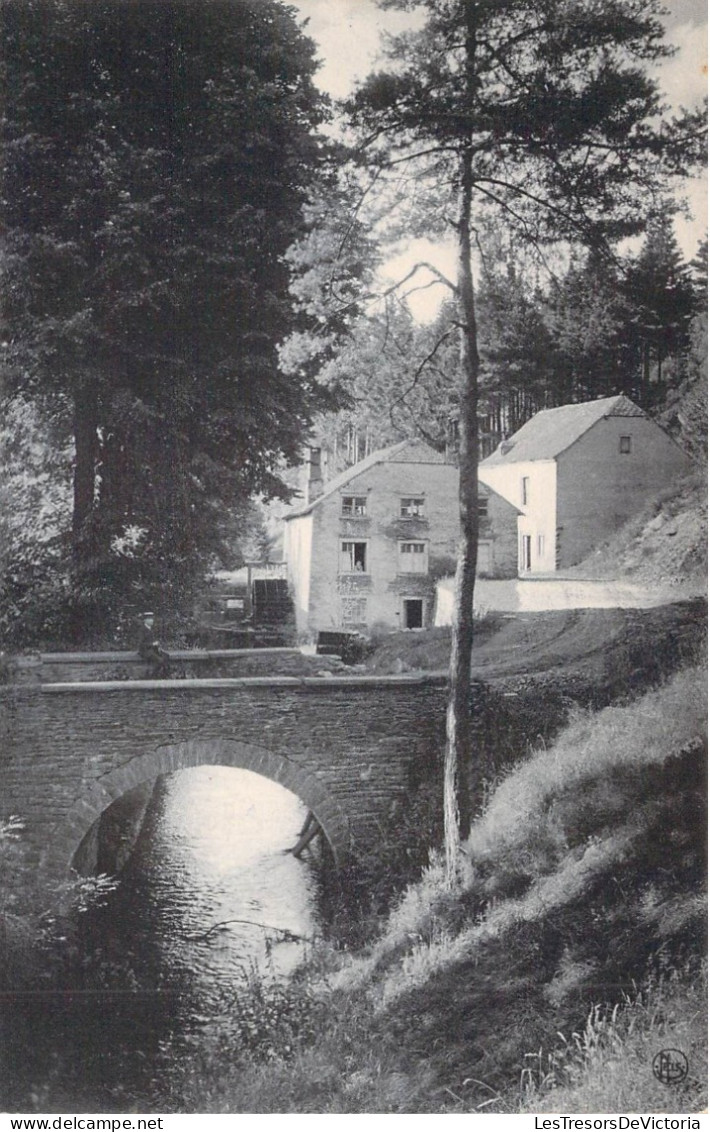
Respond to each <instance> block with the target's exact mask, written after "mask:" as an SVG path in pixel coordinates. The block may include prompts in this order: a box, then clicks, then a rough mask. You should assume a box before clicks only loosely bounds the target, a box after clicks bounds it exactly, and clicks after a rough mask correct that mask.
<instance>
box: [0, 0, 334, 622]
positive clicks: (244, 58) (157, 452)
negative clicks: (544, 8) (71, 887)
mask: <svg viewBox="0 0 710 1132" xmlns="http://www.w3.org/2000/svg"><path fill="white" fill-rule="evenodd" d="M0 21H1V26H2V38H3V47H4V59H3V68H2V99H3V105H4V109H5V118H4V134H3V169H2V178H3V204H2V210H3V221H4V233H5V234H4V267H5V280H4V287H5V308H4V322H5V328H4V334H5V362H6V367H5V395H6V396H10V397H12V396H17V395H18V394H21V395H22V396H23V398H25V399H26V400H32V399H38V398H41V399H43V400H44V401H51V402H52V404H53V409H54V412H55V413H56V412H60V413H63V416H64V420H65V422H66V428H67V432H68V433H69V434H71V435H72V436H73V438H74V446H75V460H74V482H73V533H72V552H73V559H74V564H73V569H74V591H75V593H78V592H79V590H80V589H81V587H82V586H84V587H86V586H88V587H89V588H90V589H91V588H95V587H97V586H98V587H99V588H101V587H104V588H108V590H112V591H113V592H114V594H116V593H119V592H121V591H123V594H124V598H125V596H126V594H127V595H128V597H129V598H130V595H131V594H132V593H135V592H136V587H137V588H138V591H139V592H140V591H141V590H144V588H145V586H146V585H149V584H153V585H155V584H161V585H164V584H166V583H167V582H168V581H169V579H170V578H171V577H173V578H174V577H176V576H177V575H181V576H183V577H186V576H187V575H188V574H189V573H190V571H191V570H193V569H195V568H196V567H197V566H198V565H199V563H200V561H201V560H203V559H204V557H205V556H206V555H209V554H219V553H220V552H221V551H223V549H224V545H225V535H226V534H228V533H230V532H229V530H228V525H229V523H228V517H229V516H230V514H232V515H233V513H234V510H235V508H237V509H238V506H239V503H240V501H245V500H246V499H247V498H248V497H249V496H250V495H251V494H252V493H255V492H256V493H262V494H265V495H267V496H268V495H273V494H274V493H278V492H279V491H280V490H281V485H280V482H279V480H278V479H277V477H276V475H275V474H274V472H275V469H276V468H277V467H278V465H279V463H280V462H282V461H283V460H290V459H294V458H295V457H296V455H297V453H298V450H299V446H300V444H301V442H302V438H303V435H304V432H306V431H307V429H308V427H309V425H310V421H311V418H312V415H313V413H314V412H315V411H316V410H318V409H322V408H324V407H325V406H326V405H327V404H328V403H329V402H328V397H327V394H326V392H325V390H324V389H323V387H322V386H320V385H319V384H318V383H317V382H316V381H315V380H314V379H313V377H312V375H310V374H308V373H306V372H304V371H301V372H299V373H289V374H288V375H287V374H285V373H284V372H283V371H282V370H281V369H280V368H279V365H278V355H277V346H278V343H279V342H280V340H281V339H282V338H283V337H284V335H285V334H286V333H287V332H288V331H289V329H291V328H293V327H294V325H295V324H294V315H293V312H292V306H291V302H290V298H289V295H288V284H289V269H288V266H287V264H286V263H285V261H284V256H285V253H286V251H287V249H288V248H289V246H290V245H291V244H292V243H293V241H294V239H296V238H297V237H299V236H300V235H301V234H302V233H303V232H304V228H305V223H306V222H305V221H304V214H303V207H304V204H305V201H306V199H307V196H308V194H309V192H310V190H311V187H312V186H313V184H314V183H315V182H316V180H317V179H318V178H319V177H322V176H323V175H324V174H325V162H326V154H325V151H324V143H323V141H322V139H320V138H319V135H318V130H317V127H318V126H319V124H320V123H321V121H322V120H323V116H324V113H325V112H326V108H325V106H324V104H323V100H322V98H321V96H320V95H319V94H318V93H317V91H316V89H315V87H314V85H313V81H312V80H313V74H314V71H315V67H316V64H315V61H314V57H313V51H314V49H313V45H312V43H311V42H310V41H309V40H308V39H306V38H304V36H303V35H302V34H301V32H300V31H299V30H298V27H297V25H296V23H295V21H294V18H293V14H292V13H291V12H290V11H289V10H288V9H286V8H284V7H283V6H282V5H280V4H279V3H276V2H273V0H210V2H209V3H200V4H196V3H192V2H190V0H143V2H141V3H132V2H131V0H95V2H92V3H91V4H86V3H82V2H80V0H3V2H2V5H1V6H0ZM127 540H128V541H127ZM129 544H130V546H131V547H132V550H131V553H130V554H126V553H125V550H126V547H127V545H129ZM117 548H118V549H117ZM121 548H122V549H123V551H124V553H120V552H119V551H120V550H121ZM90 612H91V615H92V616H95V615H96V614H97V612H98V609H95V610H91V611H90Z"/></svg>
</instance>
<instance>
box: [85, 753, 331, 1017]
mask: <svg viewBox="0 0 710 1132" xmlns="http://www.w3.org/2000/svg"><path fill="white" fill-rule="evenodd" d="M305 816H306V810H305V808H304V806H303V805H302V803H301V802H300V801H299V800H298V799H297V798H296V797H295V796H294V795H293V794H291V793H289V792H288V791H287V790H284V789H283V787H281V786H278V785H277V784H275V783H272V782H269V781H268V780H266V779H264V778H261V777H260V776H259V775H256V774H253V773H252V772H250V771H242V770H235V769H232V768H228V767H212V766H210V767H195V768H192V769H190V770H184V771H180V772H178V773H177V774H173V775H169V776H168V777H166V778H165V779H163V780H162V781H161V783H160V784H159V785H158V789H157V791H156V796H155V798H154V801H153V803H151V806H150V808H149V811H148V814H147V820H146V823H145V826H144V830H143V834H142V836H141V839H140V842H139V845H138V847H137V850H136V853H135V854H134V857H133V859H132V861H131V864H130V866H129V867H128V868H127V869H126V871H125V874H124V878H123V882H122V886H121V892H120V894H119V897H118V900H117V902H116V908H115V909H114V923H113V925H112V933H113V934H114V938H115V937H116V935H119V936H120V935H124V936H127V938H130V939H131V940H132V944H131V950H132V952H133V953H134V954H136V955H137V956H138V959H139V961H140V962H141V963H146V964H149V965H150V968H151V969H152V970H153V971H154V974H155V978H156V979H157V980H159V981H160V982H161V983H162V984H164V985H166V986H169V985H171V984H174V983H180V984H181V985H182V986H184V987H185V988H186V989H189V990H191V991H198V992H199V993H200V994H203V995H205V996H206V997H207V998H208V999H209V998H210V997H211V996H212V995H213V993H215V992H218V991H219V989H220V987H223V986H224V985H229V986H233V985H234V984H235V983H237V982H239V981H240V980H243V979H244V977H245V976H246V975H248V974H249V973H251V972H253V971H254V969H256V968H258V969H260V970H263V971H266V970H268V971H275V972H277V973H280V974H286V973H288V971H289V970H291V969H292V968H293V966H294V965H295V964H296V963H297V962H298V961H299V959H300V958H301V956H302V954H303V950H304V946H305V943H304V942H299V941H295V942H293V941H292V942H288V941H287V937H286V934H285V933H290V934H291V935H292V936H299V937H303V939H304V940H307V939H308V938H309V937H311V936H312V934H313V932H314V929H315V926H316V891H315V888H316V886H315V880H314V875H313V872H312V870H311V868H310V867H309V865H308V863H307V861H305V860H297V859H296V858H295V857H293V856H292V855H291V854H289V853H287V852H285V850H287V849H288V848H289V847H290V846H292V845H293V844H294V843H295V841H296V839H297V837H298V833H299V830H300V828H301V826H302V824H303V821H304V818H305ZM107 912H108V914H109V915H110V911H109V910H107ZM136 945H138V946H136Z"/></svg>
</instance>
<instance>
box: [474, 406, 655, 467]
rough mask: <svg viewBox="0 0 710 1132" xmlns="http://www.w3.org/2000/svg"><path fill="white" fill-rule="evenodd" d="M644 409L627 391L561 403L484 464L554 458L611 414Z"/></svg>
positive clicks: (628, 414)
mask: <svg viewBox="0 0 710 1132" xmlns="http://www.w3.org/2000/svg"><path fill="white" fill-rule="evenodd" d="M645 416H646V413H644V411H643V409H639V407H638V405H634V403H633V401H630V400H629V398H628V397H626V396H624V394H620V395H618V396H616V397H604V398H602V400H600V401H583V402H581V403H580V404H578V405H561V406H560V408H558V409H543V410H542V412H540V413H536V414H535V416H534V417H532V418H531V420H529V421H528V422H527V424H524V425H523V427H522V428H520V429H518V431H517V432H516V433H514V434H513V435H512V436H511V437H510V439H509V440H504V441H503V443H502V444H500V445H499V446H498V448H496V450H495V452H493V453H492V454H491V455H490V456H488V457H487V458H486V459H485V460H483V461H482V467H493V466H495V465H496V464H517V463H519V462H521V461H523V460H553V459H554V458H555V456H559V455H560V453H561V452H564V451H565V449H567V448H569V447H570V445H572V444H574V442H575V441H576V440H579V438H580V436H584V434H585V432H588V431H589V429H590V428H592V426H593V425H595V424H596V423H597V421H600V420H603V419H604V418H607V417H645Z"/></svg>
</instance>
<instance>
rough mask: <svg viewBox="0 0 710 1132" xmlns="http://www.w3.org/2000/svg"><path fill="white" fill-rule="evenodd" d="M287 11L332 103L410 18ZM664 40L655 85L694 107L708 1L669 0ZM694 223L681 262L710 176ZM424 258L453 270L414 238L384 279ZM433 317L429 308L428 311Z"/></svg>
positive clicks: (330, 9)
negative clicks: (384, 38)
mask: <svg viewBox="0 0 710 1132" xmlns="http://www.w3.org/2000/svg"><path fill="white" fill-rule="evenodd" d="M289 3H290V6H291V7H293V8H295V9H296V11H297V13H299V14H300V16H301V17H302V18H303V19H304V20H305V19H307V20H308V21H309V22H308V26H307V28H306V29H305V30H306V33H307V34H308V35H309V36H310V37H311V38H312V39H314V40H315V42H316V44H317V47H318V55H319V58H320V59H321V60H322V66H321V69H320V70H319V72H318V75H317V78H316V82H317V83H318V85H319V86H320V87H321V88H322V89H323V90H325V91H327V93H328V94H330V95H331V96H332V97H334V98H343V97H345V96H346V95H348V94H349V93H350V91H351V90H352V89H353V86H354V85H355V83H356V82H357V80H358V79H360V78H363V77H364V76H365V75H366V74H367V73H368V72H369V71H370V70H371V69H372V68H373V65H375V64H376V63H377V59H378V47H379V41H380V34H381V32H383V31H389V32H397V31H400V30H404V29H405V28H406V27H407V26H411V25H410V21H411V18H412V17H411V16H410V15H409V14H408V13H403V12H394V11H385V12H383V11H381V10H380V9H379V8H378V7H377V4H376V2H375V0H289ZM665 6H666V8H667V9H668V15H667V17H666V24H667V27H668V38H669V41H670V42H671V43H673V44H675V46H676V47H677V49H678V50H677V53H676V55H675V56H674V57H673V58H672V59H670V60H667V61H665V62H664V63H663V64H662V65H661V66H660V67H659V72H658V73H659V81H660V83H661V87H662V89H663V91H664V93H665V95H666V100H667V101H668V102H669V103H670V104H671V105H672V106H673V107H674V108H675V109H678V108H680V107H681V106H685V107H692V106H694V105H696V104H697V103H699V102H700V101H701V100H702V98H703V97H704V96H705V94H706V93H707V44H708V25H707V14H708V9H707V2H706V0H666V5H665ZM687 195H688V198H689V203H690V207H691V210H692V213H693V219H692V220H684V219H681V218H679V219H678V220H677V222H676V234H677V236H678V241H679V243H680V246H681V248H682V250H683V253H684V254H685V256H686V258H692V256H693V255H695V252H696V251H697V246H698V243H699V241H700V240H702V239H703V238H704V236H705V232H706V228H707V177H705V178H702V179H699V180H698V181H695V182H693V183H692V184H691V185H690V186H689V190H688V192H687ZM422 258H426V259H429V260H430V261H431V262H433V263H434V264H435V265H436V266H437V267H438V268H439V269H440V270H442V271H444V273H446V274H451V273H452V272H453V271H454V270H455V256H454V252H453V248H451V247H449V248H447V247H446V246H444V245H431V244H429V243H428V242H427V241H422V240H418V241H412V243H411V244H410V245H409V246H408V247H406V248H404V249H402V253H401V255H399V256H397V257H395V258H393V259H391V260H390V261H388V269H387V275H388V276H389V277H390V278H391V279H394V278H396V277H398V276H400V275H401V274H404V273H405V272H406V270H407V269H408V267H409V266H410V265H411V264H412V263H414V262H416V260H417V259H422ZM436 303H437V299H436V296H435V294H433V293H427V294H426V295H425V296H422V297H421V299H420V306H419V308H418V309H416V301H413V302H412V306H413V309H415V313H416V314H418V316H419V317H422V318H426V317H428V316H430V314H429V308H430V307H431V306H432V304H436ZM431 313H433V310H432V311H431Z"/></svg>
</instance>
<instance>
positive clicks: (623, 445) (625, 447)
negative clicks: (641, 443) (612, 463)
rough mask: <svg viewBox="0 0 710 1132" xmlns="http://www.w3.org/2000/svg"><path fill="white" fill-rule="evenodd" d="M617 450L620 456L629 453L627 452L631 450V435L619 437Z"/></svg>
mask: <svg viewBox="0 0 710 1132" xmlns="http://www.w3.org/2000/svg"><path fill="white" fill-rule="evenodd" d="M619 452H620V453H621V455H622V456H628V455H629V453H630V452H631V437H630V436H620V437H619Z"/></svg>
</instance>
